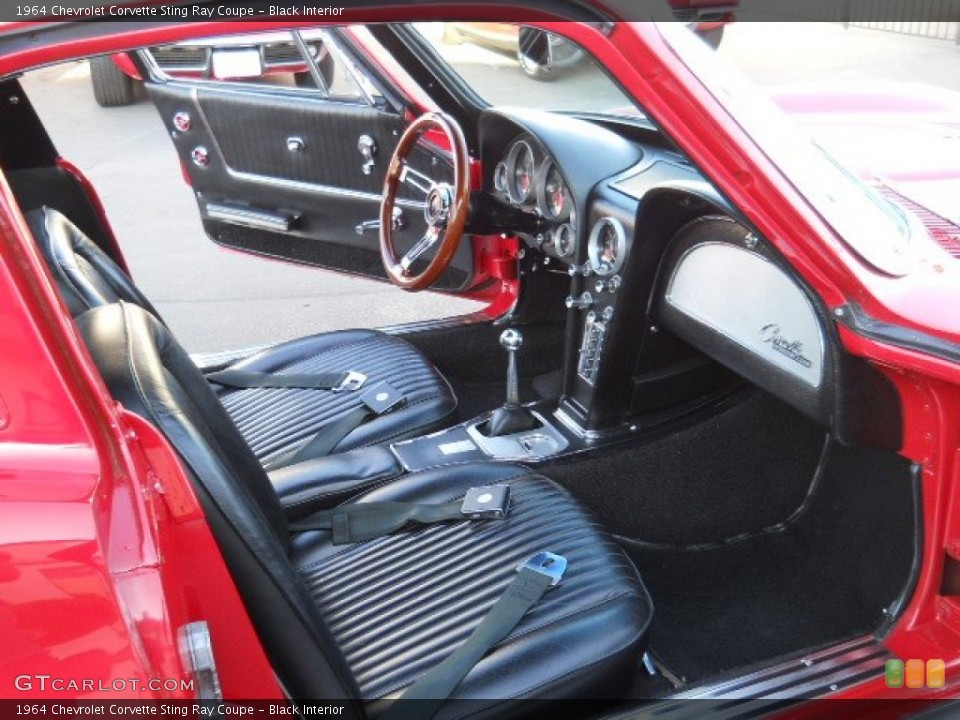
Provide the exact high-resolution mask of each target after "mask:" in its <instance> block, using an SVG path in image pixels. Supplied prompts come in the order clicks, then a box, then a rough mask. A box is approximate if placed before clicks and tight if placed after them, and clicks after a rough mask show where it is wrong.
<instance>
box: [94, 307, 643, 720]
mask: <svg viewBox="0 0 960 720" xmlns="http://www.w3.org/2000/svg"><path fill="white" fill-rule="evenodd" d="M77 323H78V327H79V328H80V331H81V333H82V334H83V337H84V339H85V340H86V343H87V345H88V347H89V348H90V353H91V355H92V357H93V359H94V362H95V363H96V365H97V366H98V368H99V369H100V372H101V374H102V376H103V379H104V381H105V383H106V385H107V387H108V388H109V390H110V391H111V393H112V394H113V396H114V398H115V399H116V400H118V401H119V402H121V403H122V404H123V406H124V407H125V408H127V409H128V410H130V411H132V412H134V413H137V414H138V415H140V416H142V417H144V418H145V419H146V420H148V421H149V422H151V423H153V424H154V425H155V426H156V427H157V428H158V429H159V430H160V431H161V432H162V433H163V434H164V435H165V436H166V438H167V439H168V440H169V441H170V443H171V445H172V446H173V447H174V448H175V449H176V450H177V452H178V453H179V455H180V456H181V458H182V460H183V461H184V465H185V468H186V469H187V471H188V474H189V475H190V477H191V480H192V482H193V484H194V487H195V490H196V494H197V496H198V498H199V500H200V502H201V504H202V505H203V508H204V511H205V513H206V517H207V519H208V521H209V523H210V526H211V528H212V530H213V532H214V534H215V537H216V539H217V541H218V543H219V545H220V547H221V549H222V551H223V554H224V557H225V559H226V562H227V564H228V566H229V568H230V570H231V572H232V574H233V576H234V579H235V581H236V585H237V587H238V588H239V591H240V593H241V595H242V596H243V599H244V602H245V604H246V607H247V609H248V611H249V613H250V616H251V618H252V621H253V623H254V625H255V627H256V628H257V630H258V633H259V636H260V639H261V641H262V643H263V645H264V647H265V648H266V650H267V652H268V655H269V657H270V659H271V661H272V662H273V664H274V667H275V669H276V671H277V673H278V676H279V678H280V680H281V681H282V683H283V685H284V687H285V688H286V689H287V691H288V692H289V693H290V695H291V696H292V697H293V698H296V699H304V698H311V699H320V698H322V699H326V700H334V699H340V700H347V701H351V702H348V706H349V708H350V709H351V711H352V713H353V715H354V716H357V717H359V716H363V715H364V714H366V713H367V712H370V711H373V712H374V713H375V712H377V711H379V710H382V709H383V707H384V705H386V704H389V702H391V699H392V698H396V697H397V696H399V695H401V694H402V693H403V691H404V689H405V688H407V687H408V686H410V685H411V684H412V683H413V682H414V681H415V680H416V679H417V678H419V677H420V676H422V675H423V674H425V673H427V672H428V671H429V670H431V668H433V667H434V666H436V665H437V664H438V663H440V662H441V661H442V660H443V659H444V658H445V657H446V656H448V655H449V654H450V653H451V652H452V651H453V650H454V649H455V648H457V646H458V645H459V644H461V643H462V642H463V641H464V639H465V638H466V637H467V636H468V635H469V634H470V633H471V632H472V631H473V629H474V628H475V627H476V626H477V625H478V623H479V622H480V620H481V618H482V617H483V616H484V615H485V614H486V612H487V611H488V610H489V609H490V607H491V606H492V605H493V604H494V602H495V601H496V600H497V598H498V597H499V595H500V594H501V593H502V592H503V590H504V588H505V587H506V586H507V585H508V584H509V583H510V582H511V580H512V578H514V577H515V576H516V574H515V568H516V567H517V565H518V564H519V563H521V562H522V561H523V560H524V559H526V558H528V557H529V556H531V555H532V554H534V553H536V552H539V551H542V550H548V551H550V552H554V553H557V554H560V555H563V556H564V557H565V558H566V559H567V562H568V566H567V572H566V574H564V576H563V580H562V582H561V583H560V584H559V585H558V586H557V587H555V588H552V589H550V590H548V591H547V594H546V595H545V596H544V597H543V599H542V600H541V601H540V602H539V603H538V604H537V605H535V606H534V607H533V609H532V610H530V611H529V612H528V613H527V614H526V615H525V616H523V619H522V620H521V622H520V624H519V625H518V626H516V628H515V629H514V630H513V631H512V632H511V633H510V634H509V636H508V637H507V638H506V639H505V640H503V641H502V642H500V643H499V644H498V645H496V646H495V647H494V648H493V649H492V650H491V651H490V652H488V653H487V654H486V655H485V657H483V659H482V660H480V662H479V663H477V664H476V665H474V666H473V669H472V670H471V671H470V673H469V674H468V675H467V676H466V678H465V679H464V680H463V682H461V683H460V684H459V686H458V687H457V689H456V691H455V694H454V696H453V698H452V699H456V700H473V701H475V704H471V709H472V710H473V711H476V710H478V709H480V710H488V711H491V712H493V713H499V712H500V711H501V710H502V709H505V708H504V706H503V705H502V703H504V702H506V701H507V700H509V699H525V698H539V699H544V698H586V697H606V698H615V697H617V696H618V695H619V694H620V693H622V692H623V690H624V687H625V685H627V684H628V683H630V681H631V680H632V678H634V676H635V674H636V673H637V672H638V671H639V669H640V664H639V663H640V659H641V654H642V652H643V643H644V637H645V634H646V630H647V627H648V625H649V622H650V618H651V613H652V608H651V604H650V600H649V597H648V596H647V593H646V591H645V590H644V588H643V585H642V583H641V581H640V578H639V576H638V575H637V572H636V570H635V569H634V567H633V566H632V564H631V563H630V561H629V559H628V558H627V557H626V556H625V555H624V553H623V552H622V551H621V550H620V549H619V548H618V547H617V546H616V545H615V544H614V543H613V542H612V541H611V540H610V538H609V537H608V536H607V535H606V534H605V533H604V532H603V531H602V530H601V529H600V528H599V527H598V526H597V524H596V523H595V522H594V521H593V520H592V519H591V518H590V517H589V515H588V514H587V513H586V512H585V511H584V510H583V509H582V508H581V507H580V506H579V505H578V503H577V502H576V501H575V500H574V499H573V498H572V497H571V496H570V495H569V494H568V493H567V492H566V491H565V490H563V489H561V488H560V487H559V486H557V485H556V484H554V483H553V482H551V481H550V480H548V479H546V478H544V477H542V476H540V475H537V474H536V473H534V472H532V471H530V470H528V469H526V468H524V467H519V466H515V465H494V464H490V465H460V466H455V467H452V468H445V469H438V470H434V471H429V472H423V473H415V474H410V475H406V476H403V477H401V478H399V479H396V480H393V481H392V482H389V483H387V484H385V485H382V486H381V487H379V488H377V489H376V490H374V491H372V492H369V493H367V494H366V495H364V496H362V497H360V498H358V499H356V500H352V501H350V503H348V505H350V504H354V503H369V502H376V501H382V500H399V501H416V502H427V503H433V502H447V501H451V500H453V499H458V498H460V497H462V496H463V494H464V492H465V491H466V489H467V488H468V487H470V486H477V485H485V484H493V483H506V484H509V485H510V486H511V496H512V498H513V502H512V506H511V508H510V511H509V513H508V515H507V517H506V519H503V520H487V521H470V520H462V521H452V522H446V523H443V524H435V525H429V526H426V527H420V529H418V530H403V529H401V531H398V532H395V533H393V534H390V535H386V536H383V537H379V538H376V539H374V540H369V541H367V542H361V543H355V544H347V545H338V546H336V547H334V546H333V545H332V540H331V536H330V534H329V533H328V532H326V531H308V532H302V533H299V534H294V535H291V533H290V529H289V526H288V524H287V521H286V519H285V517H284V513H283V511H282V510H281V507H280V504H279V502H278V500H277V497H276V495H275V493H274V491H273V488H272V487H271V485H270V483H269V481H268V480H267V477H266V474H265V472H264V470H263V469H262V467H261V465H260V463H259V462H258V461H257V459H256V457H255V456H254V454H253V452H252V451H251V450H250V448H249V447H248V445H247V443H246V442H244V440H243V438H242V437H241V435H240V433H239V432H238V431H237V429H236V427H235V425H234V423H233V421H232V420H231V419H230V417H229V415H228V414H227V413H226V412H225V411H224V409H223V406H222V405H221V404H220V403H219V402H218V401H217V399H216V397H215V396H214V394H213V392H212V390H211V389H210V387H209V385H208V383H207V382H206V380H205V379H204V377H203V376H202V374H201V373H200V372H199V371H198V370H197V368H196V367H195V365H194V364H193V363H192V362H191V361H190V358H189V357H188V356H187V355H186V353H185V352H184V351H183V350H182V349H181V348H180V346H179V345H178V344H177V343H176V341H175V340H174V339H173V337H172V336H171V335H170V333H169V331H168V330H167V329H166V328H165V327H164V326H163V325H162V324H161V323H160V322H159V321H157V320H156V319H155V318H154V317H153V316H151V315H150V314H149V313H147V312H146V311H144V310H143V309H141V308H139V307H136V306H134V305H129V304H126V303H119V304H114V305H108V306H103V307H100V308H96V309H94V310H90V311H89V312H87V313H84V314H83V315H82V316H80V317H79V318H78V320H77ZM213 643H214V645H213V647H214V652H216V647H217V637H216V636H214V637H213ZM463 707H464V706H463V705H462V704H458V703H446V704H444V705H443V707H442V708H441V710H440V713H439V715H438V717H444V716H447V717H450V716H453V715H456V714H457V713H459V712H462V710H463ZM523 707H527V706H523ZM458 708H459V709H458ZM512 709H516V707H513V708H512ZM521 709H522V708H521Z"/></svg>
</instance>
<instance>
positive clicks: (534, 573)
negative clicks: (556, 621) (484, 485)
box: [381, 552, 567, 720]
mask: <svg viewBox="0 0 960 720" xmlns="http://www.w3.org/2000/svg"><path fill="white" fill-rule="evenodd" d="M566 568H567V560H566V558H564V557H563V556H561V555H554V554H553V553H549V552H539V553H537V554H536V555H534V556H532V557H530V558H528V559H527V560H526V561H525V562H523V563H522V564H521V565H520V566H519V567H518V568H517V576H516V577H515V578H514V579H513V582H511V583H510V584H509V585H508V586H507V589H506V590H505V591H504V593H503V595H501V596H500V598H499V599H498V600H497V602H496V603H494V605H493V607H492V608H490V610H489V611H488V612H487V614H486V615H485V616H484V618H483V620H481V621H480V624H479V625H478V626H477V628H476V629H475V630H474V631H473V634H472V635H470V637H469V638H467V640H466V641H465V642H464V643H463V645H461V646H460V647H459V648H457V649H456V650H455V651H454V652H453V654H452V655H450V656H449V657H448V658H447V659H446V660H444V661H443V662H441V663H440V664H439V665H437V666H436V667H434V668H433V669H432V670H429V671H428V672H427V674H426V675H423V676H421V677H420V679H419V680H417V681H416V682H415V683H413V685H411V686H410V687H408V688H407V691H406V692H405V693H403V695H402V696H401V697H400V699H399V700H398V701H396V702H394V703H393V705H391V706H390V707H389V708H387V710H386V712H385V713H384V714H383V715H382V716H381V720H401V718H402V719H403V720H429V719H430V718H432V717H433V716H434V715H435V714H436V713H437V711H438V710H439V709H440V707H441V706H442V705H443V703H444V701H446V700H447V698H449V697H450V696H451V695H452V694H453V691H454V690H456V689H457V686H458V685H459V684H460V683H461V682H462V681H463V679H464V678H465V677H466V676H467V674H468V673H469V672H470V670H472V669H473V666H474V665H476V664H477V663H478V662H480V660H481V659H482V658H483V656H484V655H486V654H487V653H488V652H489V651H490V649H491V648H493V647H494V646H495V645H496V644H497V643H499V642H502V641H503V640H504V639H505V638H506V637H507V636H508V635H509V634H510V633H511V632H513V630H514V628H516V627H517V625H519V624H520V621H521V620H522V619H523V617H524V615H526V614H527V613H528V612H529V611H530V609H531V608H532V607H534V606H535V605H536V604H537V603H538V602H540V600H541V598H543V596H544V595H545V594H546V592H547V590H549V589H550V588H551V587H553V586H554V585H557V584H558V583H559V582H560V578H562V577H563V573H564V570H566ZM408 700H416V701H417V702H415V703H408V702H407V701H408Z"/></svg>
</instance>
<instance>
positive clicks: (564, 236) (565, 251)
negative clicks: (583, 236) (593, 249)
mask: <svg viewBox="0 0 960 720" xmlns="http://www.w3.org/2000/svg"><path fill="white" fill-rule="evenodd" d="M553 246H554V247H555V248H556V250H557V255H559V256H560V257H563V258H566V257H570V256H571V255H573V251H574V250H575V249H576V247H577V238H576V235H575V234H574V232H573V226H572V225H571V224H570V223H564V224H563V225H561V226H560V227H558V228H557V229H556V231H555V232H554V233H553Z"/></svg>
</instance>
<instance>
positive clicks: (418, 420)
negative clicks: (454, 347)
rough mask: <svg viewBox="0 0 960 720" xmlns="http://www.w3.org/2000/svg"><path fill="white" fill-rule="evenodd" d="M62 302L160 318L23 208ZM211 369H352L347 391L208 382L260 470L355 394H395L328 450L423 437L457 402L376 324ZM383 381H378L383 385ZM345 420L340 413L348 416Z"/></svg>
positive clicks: (335, 415) (352, 407) (420, 360)
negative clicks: (355, 384) (120, 306)
mask: <svg viewBox="0 0 960 720" xmlns="http://www.w3.org/2000/svg"><path fill="white" fill-rule="evenodd" d="M26 217H27V221H28V223H29V225H30V228H31V230H32V231H33V234H34V237H35V238H36V240H37V243H38V245H39V247H40V251H41V253H42V254H43V256H44V258H45V260H46V262H47V264H48V266H49V267H50V271H51V273H52V274H53V277H54V279H55V280H56V282H57V285H58V287H59V289H60V293H61V295H62V296H63V299H64V301H65V302H66V304H67V307H68V308H69V310H70V312H71V313H72V314H73V316H74V317H77V316H78V315H80V314H82V313H83V312H85V311H87V310H89V309H91V308H95V307H100V306H102V305H107V304H109V303H114V302H117V301H119V300H123V301H125V302H127V303H132V304H134V305H138V306H140V307H142V308H144V309H145V310H147V311H148V312H150V313H151V314H152V315H153V316H154V317H156V318H157V319H158V320H160V321H161V322H162V318H161V316H160V314H159V313H158V312H157V310H156V308H155V307H154V306H153V305H152V304H151V303H150V301H149V300H148V299H147V297H146V296H145V295H144V294H143V293H141V292H140V290H139V289H138V288H137V287H136V285H134V283H133V281H132V280H131V279H130V278H129V277H128V276H127V274H126V273H125V272H124V271H123V270H122V269H121V268H120V267H119V266H118V265H117V264H116V263H115V262H113V260H111V259H110V257H109V256H107V254H106V253H104V252H103V250H101V249H100V248H99V247H98V246H97V245H96V244H95V243H94V242H93V241H91V240H90V239H89V238H87V237H86V236H85V235H84V234H83V232H82V231H81V230H80V229H79V228H78V227H77V226H76V225H74V224H73V223H72V222H70V220H69V219H67V218H66V217H65V216H64V215H63V214H62V213H60V212H58V211H57V210H54V209H51V208H48V207H43V208H40V209H38V210H32V211H30V212H29V213H27V215H26ZM218 370H228V371H239V372H241V373H246V374H248V375H249V374H253V375H256V376H261V377H263V376H266V377H267V378H268V382H269V379H276V378H277V377H281V376H287V377H288V378H290V377H298V376H307V377H308V378H309V377H319V376H322V375H336V374H338V373H344V372H356V373H360V374H361V375H362V376H364V377H365V380H364V382H363V385H362V386H360V387H359V388H358V389H356V390H351V389H344V390H342V391H334V390H326V389H313V388H275V387H248V388H237V387H233V386H228V385H223V384H220V383H213V387H214V390H215V392H216V393H217V396H218V397H219V398H220V402H221V403H222V404H223V406H224V407H225V408H226V410H227V412H228V413H229V414H230V416H231V417H232V418H233V420H234V422H235V423H236V425H237V427H238V428H239V430H240V432H241V433H242V434H243V436H244V438H245V439H246V441H247V442H248V443H249V445H250V447H251V449H252V450H253V452H254V454H255V455H256V456H257V458H258V460H260V462H261V464H263V465H264V467H267V468H269V469H274V468H277V467H280V466H282V465H285V464H289V462H290V461H291V459H294V458H295V456H296V453H297V452H298V450H299V449H300V448H303V447H304V446H306V445H307V444H308V443H309V442H310V441H311V440H312V439H313V438H314V437H315V436H316V435H317V433H319V432H320V431H321V430H323V429H324V428H330V427H336V426H337V425H338V424H340V427H343V421H344V419H345V418H346V417H347V416H351V417H358V412H359V413H362V411H363V406H364V401H363V395H364V393H365V392H369V390H370V389H372V388H375V387H388V388H389V389H390V390H391V392H394V393H396V394H397V395H398V397H401V398H402V400H401V401H400V402H399V404H398V405H397V406H396V407H394V408H392V409H390V411H389V412H383V413H381V414H377V415H373V416H372V417H370V418H369V419H366V421H365V422H362V423H361V424H359V425H358V426H356V427H355V428H353V429H350V430H349V432H347V433H346V435H345V436H343V437H342V438H340V439H337V441H336V443H335V445H334V447H333V450H332V451H333V452H337V453H340V452H345V451H347V450H352V449H355V448H359V447H365V446H368V445H376V444H380V443H386V442H391V441H394V440H401V439H404V438H408V437H414V436H417V435H423V434H426V433H428V432H431V431H433V430H436V429H439V428H441V427H443V426H445V425H446V424H448V422H449V420H450V418H451V417H452V414H453V412H454V410H456V407H457V400H456V397H455V396H454V394H453V390H452V388H451V387H450V384H449V383H448V382H447V380H446V379H445V378H444V377H443V376H442V375H441V374H440V372H439V371H438V370H437V369H436V368H435V367H434V366H433V364H432V363H431V362H430V361H429V360H427V358H426V357H424V356H423V355H422V354H421V353H420V352H419V351H418V350H417V349H416V348H414V347H413V345H411V344H410V343H408V342H406V341H404V340H402V339H400V338H399V337H395V336H391V335H387V334H385V333H382V332H378V331H375V330H344V331H340V332H329V333H323V334H318V335H311V336H309V337H303V338H299V339H297V340H291V341H289V342H283V343H279V344H277V345H274V346H273V347H270V348H268V349H266V350H263V351H262V352H258V353H256V354H255V355H253V356H252V357H249V358H246V359H244V360H242V361H240V362H237V363H235V364H233V365H231V366H230V367H228V368H218ZM384 383H386V385H384ZM347 422H348V424H349V420H348V421H347Z"/></svg>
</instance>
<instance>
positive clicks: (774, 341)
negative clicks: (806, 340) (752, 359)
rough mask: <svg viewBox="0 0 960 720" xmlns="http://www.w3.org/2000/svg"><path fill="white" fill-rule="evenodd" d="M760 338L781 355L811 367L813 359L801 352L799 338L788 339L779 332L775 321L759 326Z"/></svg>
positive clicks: (801, 347)
mask: <svg viewBox="0 0 960 720" xmlns="http://www.w3.org/2000/svg"><path fill="white" fill-rule="evenodd" d="M760 338H761V339H762V340H763V342H765V343H770V347H772V348H773V349H774V350H776V351H777V352H778V353H780V354H781V355H785V356H786V357H788V358H790V359H791V360H793V361H794V362H795V363H799V364H800V365H803V366H804V367H806V368H808V367H812V366H813V361H812V360H810V358H808V357H807V356H806V355H804V354H803V343H802V342H800V341H799V340H788V339H787V338H785V337H784V336H783V335H782V334H781V332H780V326H779V325H777V324H776V323H770V324H769V325H764V326H763V327H762V328H760Z"/></svg>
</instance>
